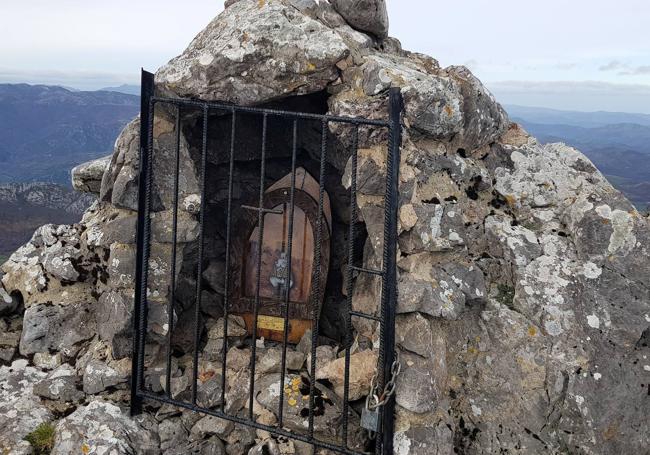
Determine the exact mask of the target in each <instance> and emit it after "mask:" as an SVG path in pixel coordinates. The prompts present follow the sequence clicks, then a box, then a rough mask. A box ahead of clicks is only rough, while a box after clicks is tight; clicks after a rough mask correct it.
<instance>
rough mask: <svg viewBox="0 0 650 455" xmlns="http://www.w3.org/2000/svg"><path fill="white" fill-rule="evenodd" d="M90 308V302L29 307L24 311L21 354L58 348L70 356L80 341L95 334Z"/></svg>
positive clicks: (77, 349) (63, 353)
mask: <svg viewBox="0 0 650 455" xmlns="http://www.w3.org/2000/svg"><path fill="white" fill-rule="evenodd" d="M92 309H93V305H91V304H88V303H78V304H72V305H66V306H61V305H44V304H39V305H33V306H30V307H29V308H27V310H25V316H24V320H23V332H22V335H21V338H20V353H21V354H22V355H29V354H35V353H37V352H49V351H58V352H60V353H61V354H62V355H64V356H65V357H73V356H74V355H76V353H77V352H78V351H79V348H80V343H81V342H83V341H86V340H89V339H90V338H92V337H93V336H94V335H95V333H96V324H95V321H94V318H93V316H92Z"/></svg>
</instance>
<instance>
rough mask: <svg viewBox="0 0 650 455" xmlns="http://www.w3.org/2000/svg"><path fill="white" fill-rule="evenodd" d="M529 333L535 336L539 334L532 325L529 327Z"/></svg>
mask: <svg viewBox="0 0 650 455" xmlns="http://www.w3.org/2000/svg"><path fill="white" fill-rule="evenodd" d="M528 335H530V336H531V337H534V336H535V335H537V329H536V328H535V327H533V326H532V325H531V326H530V327H528Z"/></svg>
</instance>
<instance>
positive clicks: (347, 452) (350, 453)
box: [136, 390, 368, 455]
mask: <svg viewBox="0 0 650 455" xmlns="http://www.w3.org/2000/svg"><path fill="white" fill-rule="evenodd" d="M136 394H137V396H138V397H140V398H148V399H150V400H154V401H159V402H161V403H165V404H170V405H172V406H178V407H179V408H185V409H189V410H190V411H195V412H202V413H203V414H208V415H211V416H213V417H218V418H220V419H225V420H229V421H231V422H234V423H238V424H241V425H246V426H249V427H252V428H255V429H258V430H264V431H268V432H269V433H271V434H273V435H275V436H284V437H286V438H291V439H296V440H298V441H302V442H306V443H307V444H312V445H314V446H316V447H320V448H322V449H328V450H331V451H333V452H337V453H342V454H344V455H368V454H367V452H358V451H355V450H352V449H346V448H343V447H340V446H337V445H335V444H331V443H329V442H325V441H321V440H320V439H316V438H310V437H308V436H304V435H302V434H300V433H294V432H292V431H287V430H284V429H282V428H277V427H271V426H269V425H264V424H262V423H259V422H256V421H254V420H248V419H244V418H241V417H236V416H232V415H230V414H225V413H223V412H221V411H215V410H214V409H206V408H202V407H200V406H195V405H193V404H191V403H186V402H184V401H178V400H174V399H173V398H167V397H165V396H162V395H158V394H155V393H152V392H147V391H146V390H138V391H137V392H136Z"/></svg>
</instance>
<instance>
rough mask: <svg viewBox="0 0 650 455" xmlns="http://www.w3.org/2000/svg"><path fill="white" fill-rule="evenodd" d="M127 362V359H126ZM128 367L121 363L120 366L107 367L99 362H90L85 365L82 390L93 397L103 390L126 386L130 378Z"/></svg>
mask: <svg viewBox="0 0 650 455" xmlns="http://www.w3.org/2000/svg"><path fill="white" fill-rule="evenodd" d="M126 360H127V361H128V359H126ZM130 373H131V371H130V365H127V364H125V363H124V362H122V364H121V365H119V366H116V367H115V368H114V367H113V366H110V365H107V364H106V363H105V362H102V361H99V360H91V361H90V362H88V364H87V365H86V368H85V370H84V374H83V389H84V392H86V393H87V394H89V395H94V394H97V393H99V392H103V391H104V390H106V389H108V388H110V387H115V386H119V385H122V384H126V383H127V381H128V380H129V377H130Z"/></svg>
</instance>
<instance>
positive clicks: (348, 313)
mask: <svg viewBox="0 0 650 455" xmlns="http://www.w3.org/2000/svg"><path fill="white" fill-rule="evenodd" d="M358 154H359V125H355V126H354V132H353V135H352V157H351V163H352V169H351V172H350V229H349V231H348V268H347V270H346V272H345V275H346V277H345V279H346V293H347V298H346V299H345V378H344V381H343V447H345V448H346V449H347V448H348V423H349V422H348V419H349V417H350V416H349V415H348V414H349V412H350V403H349V402H348V401H349V398H350V356H351V350H352V297H353V296H352V294H353V292H354V286H353V285H352V268H353V267H354V236H355V233H356V224H357V167H358V166H357V165H358Z"/></svg>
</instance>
